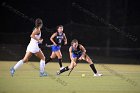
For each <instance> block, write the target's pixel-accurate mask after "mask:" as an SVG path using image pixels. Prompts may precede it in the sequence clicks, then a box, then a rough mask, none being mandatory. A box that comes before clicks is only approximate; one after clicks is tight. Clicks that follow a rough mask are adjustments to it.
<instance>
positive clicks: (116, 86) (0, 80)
mask: <svg viewBox="0 0 140 93" xmlns="http://www.w3.org/2000/svg"><path fill="white" fill-rule="evenodd" d="M14 64H16V62H13V61H0V93H30V92H32V93H39V92H40V93H140V65H126V64H95V66H96V68H97V70H98V71H99V72H100V73H102V74H103V76H102V77H93V73H92V71H91V69H90V68H89V65H88V64H82V63H79V64H78V65H77V67H76V68H75V69H74V70H73V71H72V73H71V75H70V76H67V75H68V72H65V73H63V74H62V75H60V76H56V75H55V74H56V71H57V70H58V68H59V65H58V63H49V64H47V66H46V71H47V72H48V74H49V76H48V77H39V71H38V70H37V69H34V68H33V67H32V66H31V64H33V65H35V66H36V67H39V63H38V62H30V63H27V64H24V65H23V66H22V67H21V68H19V69H18V70H17V71H16V73H15V75H14V77H11V76H10V73H9V68H10V67H11V66H13V65H14ZM63 65H64V66H67V65H69V63H63ZM81 74H85V75H86V76H85V77H82V76H81Z"/></svg>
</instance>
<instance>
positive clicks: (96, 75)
mask: <svg viewBox="0 0 140 93" xmlns="http://www.w3.org/2000/svg"><path fill="white" fill-rule="evenodd" d="M100 76H102V74H99V73H96V74H94V77H100Z"/></svg>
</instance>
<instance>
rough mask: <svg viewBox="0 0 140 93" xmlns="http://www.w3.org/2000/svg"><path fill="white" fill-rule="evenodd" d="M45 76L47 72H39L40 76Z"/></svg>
mask: <svg viewBox="0 0 140 93" xmlns="http://www.w3.org/2000/svg"><path fill="white" fill-rule="evenodd" d="M46 76H48V74H47V73H45V72H43V73H41V72H40V77H46Z"/></svg>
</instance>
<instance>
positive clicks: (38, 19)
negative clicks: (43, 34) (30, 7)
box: [35, 18, 43, 28]
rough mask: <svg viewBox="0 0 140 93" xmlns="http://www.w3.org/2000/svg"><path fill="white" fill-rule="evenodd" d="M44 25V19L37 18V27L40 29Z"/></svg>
mask: <svg viewBox="0 0 140 93" xmlns="http://www.w3.org/2000/svg"><path fill="white" fill-rule="evenodd" d="M41 25H43V22H42V19H40V18H37V19H36V20H35V27H36V28H38V27H39V26H41Z"/></svg>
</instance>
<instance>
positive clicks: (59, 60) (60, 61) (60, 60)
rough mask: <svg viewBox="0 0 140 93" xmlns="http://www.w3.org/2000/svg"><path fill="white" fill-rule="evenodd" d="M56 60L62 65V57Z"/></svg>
mask: <svg viewBox="0 0 140 93" xmlns="http://www.w3.org/2000/svg"><path fill="white" fill-rule="evenodd" d="M58 62H59V66H60V67H62V59H61V58H60V59H58Z"/></svg>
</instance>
